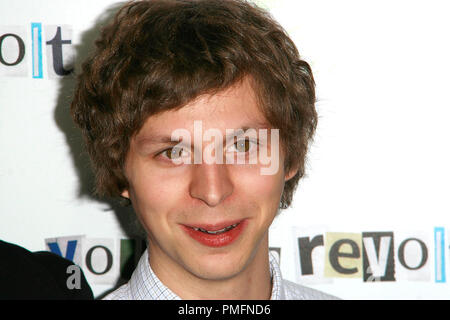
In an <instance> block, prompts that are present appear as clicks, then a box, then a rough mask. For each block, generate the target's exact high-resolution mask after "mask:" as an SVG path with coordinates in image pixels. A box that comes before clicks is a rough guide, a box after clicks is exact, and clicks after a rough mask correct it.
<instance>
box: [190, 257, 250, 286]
mask: <svg viewBox="0 0 450 320" xmlns="http://www.w3.org/2000/svg"><path fill="white" fill-rule="evenodd" d="M246 262H247V261H246V260H243V259H239V258H237V257H230V256H228V255H225V256H214V255H213V256H208V257H202V258H199V259H198V260H197V264H196V265H195V266H193V267H192V268H191V272H192V273H193V274H194V275H195V276H197V277H198V278H201V279H205V280H216V281H220V280H227V279H230V278H233V277H235V276H236V275H238V274H239V273H240V272H242V271H243V270H244V269H245V267H246V265H247V263H246Z"/></svg>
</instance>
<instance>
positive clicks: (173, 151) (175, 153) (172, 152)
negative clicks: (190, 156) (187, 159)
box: [159, 147, 187, 160]
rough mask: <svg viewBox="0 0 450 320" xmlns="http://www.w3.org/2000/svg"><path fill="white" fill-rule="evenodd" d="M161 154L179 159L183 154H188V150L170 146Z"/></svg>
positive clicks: (171, 158) (172, 158)
mask: <svg viewBox="0 0 450 320" xmlns="http://www.w3.org/2000/svg"><path fill="white" fill-rule="evenodd" d="M159 154H161V155H163V156H164V157H166V158H168V159H170V160H175V159H179V158H181V157H183V156H186V154H187V152H186V151H185V150H184V148H180V147H172V148H168V149H166V150H164V151H162V152H161V153H159Z"/></svg>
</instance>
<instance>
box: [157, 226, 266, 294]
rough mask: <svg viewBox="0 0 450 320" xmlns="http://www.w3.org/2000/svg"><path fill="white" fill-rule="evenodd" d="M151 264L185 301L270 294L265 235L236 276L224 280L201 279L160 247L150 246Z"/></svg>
mask: <svg viewBox="0 0 450 320" xmlns="http://www.w3.org/2000/svg"><path fill="white" fill-rule="evenodd" d="M148 250H149V262H150V266H151V268H152V270H153V272H154V273H155V275H156V276H157V277H158V278H159V280H160V281H161V282H162V283H163V284H164V285H165V286H166V287H168V288H169V289H170V290H171V291H172V292H174V293H175V294H176V295H178V296H179V297H180V298H182V299H188V300H231V299H233V300H234V299H237V300H266V299H270V297H271V293H272V281H271V276H270V268H269V253H268V250H269V249H268V236H267V234H266V236H265V237H264V239H263V240H262V241H261V243H260V244H259V247H258V248H257V250H256V253H255V254H254V255H253V257H251V258H250V259H249V260H250V261H249V262H248V263H247V265H246V266H245V267H244V268H243V270H241V271H240V272H239V273H237V274H236V275H233V276H231V277H229V278H226V279H213V280H211V279H204V278H200V277H198V276H196V275H194V274H193V273H191V272H189V271H188V270H186V269H185V268H184V267H183V266H181V265H180V264H178V263H176V262H175V261H174V260H172V259H171V258H170V257H167V256H164V255H163V256H161V255H160V253H161V252H159V251H160V249H159V248H153V247H151V246H149V249H148Z"/></svg>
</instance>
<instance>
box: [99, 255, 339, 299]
mask: <svg viewBox="0 0 450 320" xmlns="http://www.w3.org/2000/svg"><path fill="white" fill-rule="evenodd" d="M269 263H270V273H271V275H272V296H271V298H270V299H271V300H329V299H336V298H335V297H333V296H330V295H327V294H325V293H323V292H320V291H317V290H314V289H311V288H307V287H304V286H301V285H298V284H296V283H293V282H290V281H287V280H283V279H282V278H281V271H280V267H279V265H278V262H277V259H276V258H275V257H274V256H273V255H272V254H270V253H269ZM104 299H105V300H181V298H180V297H179V296H177V295H176V294H175V293H173V292H172V291H171V290H170V289H169V288H167V287H166V286H165V285H164V284H163V283H162V282H161V281H160V280H159V279H158V277H157V276H156V275H155V273H154V272H153V270H152V268H151V267H150V263H149V262H148V252H147V250H145V252H144V254H143V255H142V257H141V259H140V260H139V263H138V265H137V267H136V269H135V270H134V272H133V275H132V276H131V279H130V281H129V282H128V283H127V284H124V285H122V286H121V287H119V288H118V289H117V290H115V291H113V292H112V293H110V294H109V295H107V296H106V297H105V298H104Z"/></svg>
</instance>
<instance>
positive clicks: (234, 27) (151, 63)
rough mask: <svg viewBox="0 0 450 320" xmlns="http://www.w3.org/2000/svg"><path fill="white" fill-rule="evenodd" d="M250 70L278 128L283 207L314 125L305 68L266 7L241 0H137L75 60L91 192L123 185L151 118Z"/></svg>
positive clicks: (112, 192)
mask: <svg viewBox="0 0 450 320" xmlns="http://www.w3.org/2000/svg"><path fill="white" fill-rule="evenodd" d="M245 76H249V77H250V78H251V79H252V80H253V83H254V89H255V92H256V93H257V96H258V100H259V101H258V102H259V107H260V109H261V111H262V113H263V114H264V115H265V117H266V119H267V121H268V122H269V123H270V125H271V126H272V127H273V128H279V129H280V140H281V146H282V150H284V153H285V163H284V168H285V170H286V172H287V171H289V170H290V169H293V168H298V172H297V174H296V175H295V176H294V177H293V178H291V179H290V180H288V181H286V183H285V188H284V191H283V194H282V197H281V203H280V208H282V209H285V208H287V207H288V206H289V205H290V204H291V201H292V196H293V193H294V190H295V189H296V187H297V184H298V181H299V179H300V178H301V177H302V176H303V175H304V172H305V158H306V153H307V149H308V144H309V142H310V141H311V139H312V137H313V134H314V131H315V129H316V126H317V113H316V110H315V106H314V104H315V84H314V79H313V75H312V71H311V68H310V66H309V65H308V63H307V62H305V61H303V60H302V59H301V58H300V56H299V53H298V50H297V48H296V46H295V44H294V43H293V41H292V40H291V39H290V38H289V36H288V35H287V34H286V32H285V31H284V29H283V28H282V27H281V26H280V25H279V24H278V23H277V22H276V21H274V19H273V18H272V17H271V16H270V14H269V13H268V12H266V11H265V10H263V9H261V8H259V7H257V6H256V5H255V4H252V3H249V2H246V1H241V0H151V1H148V0H142V1H131V2H128V3H127V4H125V5H124V6H123V7H122V8H121V9H120V10H119V11H118V13H117V14H116V16H115V18H114V20H113V22H112V23H111V24H109V25H108V26H106V27H104V28H103V30H102V33H101V36H100V38H99V39H98V40H97V41H96V50H95V52H94V53H93V54H92V56H91V57H90V58H88V59H87V60H86V61H85V62H84V64H83V65H82V72H81V73H80V74H79V76H78V84H77V88H76V90H75V94H74V99H73V101H72V104H71V113H72V117H73V119H74V121H75V123H76V124H77V125H78V127H79V128H80V129H81V131H82V134H83V137H84V140H85V143H86V147H87V152H88V154H89V156H90V158H91V163H92V167H93V171H94V173H95V177H96V187H95V193H96V194H97V195H99V196H112V197H116V196H120V194H121V193H122V191H123V190H125V189H127V188H128V182H127V179H126V177H125V175H124V170H123V168H124V163H125V159H126V155H127V153H128V150H129V145H130V139H131V138H132V136H133V135H135V134H136V133H137V132H138V131H139V130H140V128H141V127H142V125H143V124H144V121H145V120H146V119H147V118H148V117H149V116H152V115H155V114H157V113H160V112H164V111H167V110H171V109H177V108H181V107H183V106H184V105H186V104H187V103H188V102H190V101H192V100H193V99H194V98H196V97H198V96H199V95H201V94H206V93H207V94H213V93H215V92H219V91H221V90H223V89H226V88H229V87H230V86H231V85H233V84H235V83H237V81H239V80H242V79H243V77H245Z"/></svg>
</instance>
